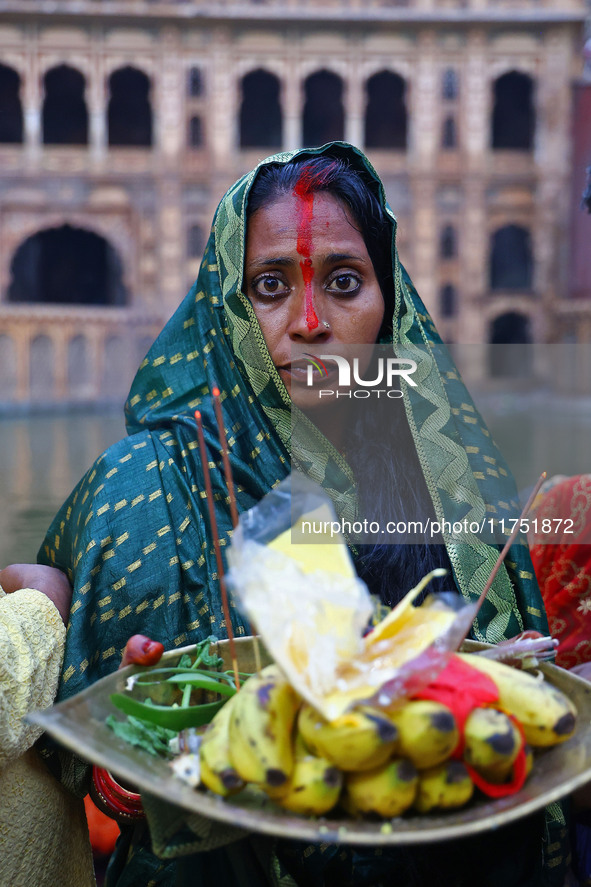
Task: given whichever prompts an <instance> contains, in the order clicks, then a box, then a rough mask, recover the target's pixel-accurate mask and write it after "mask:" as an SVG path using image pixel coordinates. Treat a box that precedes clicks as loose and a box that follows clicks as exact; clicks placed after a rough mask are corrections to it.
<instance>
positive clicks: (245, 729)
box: [229, 665, 301, 791]
mask: <svg viewBox="0 0 591 887" xmlns="http://www.w3.org/2000/svg"><path fill="white" fill-rule="evenodd" d="M300 702H301V700H300V698H299V697H298V695H297V694H296V692H295V690H294V689H293V688H292V687H291V685H290V684H289V683H288V682H287V681H286V679H285V678H284V676H283V675H282V673H281V672H280V670H279V669H278V668H277V666H275V665H269V666H267V668H264V669H263V670H262V671H261V672H260V674H256V675H252V677H250V678H248V680H247V681H245V682H244V684H243V685H242V687H241V688H240V690H239V691H238V693H237V694H236V697H235V702H234V704H233V706H232V711H231V714H230V727H229V736H230V758H231V761H232V765H233V767H234V769H235V770H236V772H237V773H238V775H239V776H240V777H241V778H242V779H243V780H244V781H245V782H254V783H256V784H257V785H260V786H261V787H262V788H264V789H265V790H266V789H269V790H270V791H273V789H277V788H279V787H280V786H283V785H284V784H285V783H286V782H287V780H288V779H289V777H290V775H291V772H292V769H293V740H292V732H293V724H294V720H295V716H296V713H297V710H298V708H299V706H300Z"/></svg>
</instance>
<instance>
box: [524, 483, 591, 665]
mask: <svg viewBox="0 0 591 887" xmlns="http://www.w3.org/2000/svg"><path fill="white" fill-rule="evenodd" d="M534 517H535V521H536V522H535V527H536V529H535V531H534V532H533V533H532V534H531V537H530V543H531V557H532V562H533V565H534V569H535V572H536V577H537V579H538V582H539V585H540V590H541V592H542V597H543V599H544V605H545V608H546V614H547V616H548V623H549V625H550V632H551V634H552V637H555V638H557V640H558V642H559V646H558V651H557V654H556V662H557V663H558V665H561V666H562V667H563V668H573V667H574V666H576V665H582V664H583V663H585V662H591V474H579V475H576V476H574V477H566V478H562V479H561V480H560V481H559V482H558V483H555V484H552V485H551V486H550V487H549V489H547V491H546V492H545V493H544V494H543V496H542V497H541V498H540V501H539V503H538V505H537V507H536V510H535V514H534ZM557 538H560V540H561V541H560V542H559V543H558V544H556V543H555V541H554V540H555V539H557Z"/></svg>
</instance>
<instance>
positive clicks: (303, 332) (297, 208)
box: [244, 192, 384, 407]
mask: <svg viewBox="0 0 591 887" xmlns="http://www.w3.org/2000/svg"><path fill="white" fill-rule="evenodd" d="M244 291H245V293H246V295H247V296H248V297H249V299H250V301H251V303H252V307H253V309H254V312H255V314H256V316H257V318H258V321H259V324H260V326H261V330H262V332H263V336H264V337H265V342H266V343H267V347H268V349H269V352H270V354H271V358H272V360H273V363H274V364H275V366H276V367H277V370H278V371H279V375H280V376H281V379H282V380H283V382H284V384H285V386H286V388H287V390H288V391H289V392H290V394H291V396H292V398H293V399H294V401H295V402H296V403H298V405H300V406H302V407H305V406H306V405H312V404H311V403H307V402H302V403H299V401H300V400H302V398H303V399H304V400H305V401H309V400H310V394H311V393H312V392H311V391H309V390H306V389H305V387H304V384H305V380H306V376H307V370H308V363H309V362H308V361H306V360H305V359H304V360H301V361H298V362H297V363H296V362H295V361H294V362H293V363H292V358H293V355H294V353H297V352H298V351H299V352H300V353H305V352H306V351H309V349H310V347H314V346H322V347H321V348H318V347H316V348H314V351H313V353H316V354H319V353H321V352H326V351H330V348H331V346H332V347H335V346H337V347H338V346H347V345H371V344H374V343H375V342H376V341H377V338H378V334H379V331H380V328H381V326H382V320H383V317H384V300H383V297H382V292H381V289H380V285H379V283H378V281H377V278H376V274H375V271H374V267H373V265H372V262H371V259H370V257H369V254H368V252H367V247H366V246H365V242H364V240H363V237H362V235H361V233H360V231H359V229H358V227H357V225H356V223H355V222H354V221H353V218H352V216H351V214H350V212H349V210H348V209H347V208H346V207H345V206H344V204H342V203H341V202H340V201H339V200H338V199H337V198H335V197H333V196H332V195H330V194H328V193H326V192H319V193H316V194H308V195H303V196H298V194H297V192H296V193H292V194H286V195H282V196H281V197H279V198H278V199H277V200H275V201H274V202H272V203H270V204H268V205H266V206H263V207H261V208H260V209H258V210H256V212H254V213H253V214H252V216H251V217H250V220H249V222H248V228H247V238H246V262H245V277H244ZM327 324H328V326H327ZM292 383H295V384H294V385H293V390H292ZM298 383H299V384H298ZM316 400H317V398H316Z"/></svg>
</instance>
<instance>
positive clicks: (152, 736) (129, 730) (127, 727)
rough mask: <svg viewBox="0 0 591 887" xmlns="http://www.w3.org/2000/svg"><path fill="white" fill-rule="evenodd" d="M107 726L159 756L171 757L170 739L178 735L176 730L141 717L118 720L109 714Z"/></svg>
mask: <svg viewBox="0 0 591 887" xmlns="http://www.w3.org/2000/svg"><path fill="white" fill-rule="evenodd" d="M105 723H106V725H107V727H110V728H111V730H112V731H113V732H114V733H115V735H116V736H119V737H120V738H121V739H123V740H125V742H128V743H129V744H130V745H136V746H139V748H143V749H144V750H145V751H147V752H149V753H150V754H151V755H157V756H158V757H160V756H162V755H166V756H167V757H171V756H172V755H171V751H170V747H169V744H168V743H169V741H170V740H171V739H173V737H175V736H176V735H177V731H176V730H167V729H166V728H165V727H159V726H157V725H156V724H146V723H144V721H142V720H140V719H139V718H135V717H133V715H131V716H128V718H127V720H126V721H118V720H117V719H116V718H115V717H114V715H109V717H108V718H107V719H106V721H105Z"/></svg>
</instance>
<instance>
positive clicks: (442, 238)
mask: <svg viewBox="0 0 591 887" xmlns="http://www.w3.org/2000/svg"><path fill="white" fill-rule="evenodd" d="M457 254H458V232H457V229H456V227H455V225H452V224H451V223H450V222H448V223H447V224H445V225H444V226H443V228H442V229H441V232H440V235H439V257H440V258H441V259H455V258H456V256H457Z"/></svg>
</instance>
